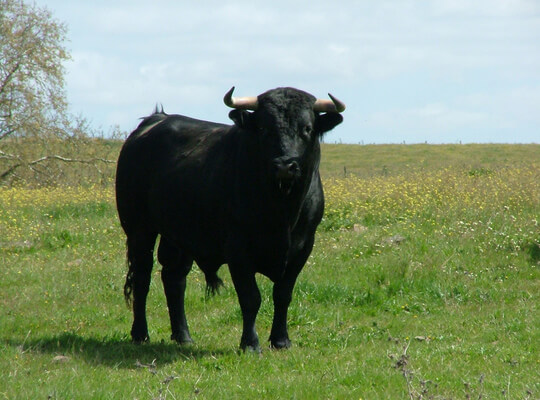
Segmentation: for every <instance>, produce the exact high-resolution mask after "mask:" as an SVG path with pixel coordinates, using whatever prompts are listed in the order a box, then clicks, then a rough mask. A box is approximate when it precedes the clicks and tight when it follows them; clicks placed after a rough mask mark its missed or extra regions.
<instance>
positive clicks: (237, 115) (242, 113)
mask: <svg viewBox="0 0 540 400" xmlns="http://www.w3.org/2000/svg"><path fill="white" fill-rule="evenodd" d="M252 117H253V114H252V113H250V112H249V111H246V110H236V109H234V110H232V111H231V112H230V113H229V118H230V119H232V120H233V121H234V124H235V125H236V126H238V127H240V128H245V129H251V128H252V126H253V122H252V121H253V118H252Z"/></svg>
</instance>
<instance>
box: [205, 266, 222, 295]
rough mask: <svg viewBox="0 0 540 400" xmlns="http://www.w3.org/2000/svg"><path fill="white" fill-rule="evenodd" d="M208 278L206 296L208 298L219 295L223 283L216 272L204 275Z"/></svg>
mask: <svg viewBox="0 0 540 400" xmlns="http://www.w3.org/2000/svg"><path fill="white" fill-rule="evenodd" d="M204 276H205V278H206V295H207V296H208V297H210V296H214V295H216V294H219V288H221V287H222V286H223V281H222V280H221V279H220V277H219V276H217V274H216V273H215V272H212V273H207V274H205V275H204Z"/></svg>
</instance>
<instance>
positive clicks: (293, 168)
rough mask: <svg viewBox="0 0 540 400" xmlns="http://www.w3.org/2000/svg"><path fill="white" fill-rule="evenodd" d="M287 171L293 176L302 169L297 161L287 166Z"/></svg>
mask: <svg viewBox="0 0 540 400" xmlns="http://www.w3.org/2000/svg"><path fill="white" fill-rule="evenodd" d="M287 171H289V173H291V174H296V173H297V172H298V171H300V167H299V166H298V163H297V162H296V161H293V162H291V163H289V164H287Z"/></svg>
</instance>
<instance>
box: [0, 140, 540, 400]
mask: <svg viewBox="0 0 540 400" xmlns="http://www.w3.org/2000/svg"><path fill="white" fill-rule="evenodd" d="M364 147H366V148H367V146H341V147H340V146H336V147H335V148H332V149H331V152H335V154H334V155H336V157H335V160H334V162H335V164H333V163H332V162H330V163H328V162H327V163H325V164H323V165H322V168H323V172H324V174H325V176H326V178H325V179H324V182H323V183H324V185H325V189H326V193H327V210H328V213H327V214H326V215H325V220H324V221H323V224H322V226H321V228H322V229H320V230H319V233H318V235H317V241H316V244H315V248H314V251H313V254H312V256H311V257H310V259H309V261H308V264H307V265H306V267H305V269H304V271H303V272H302V274H301V275H300V278H299V281H298V283H297V286H296V288H295V292H294V298H293V302H292V304H291V308H290V313H289V320H290V336H291V339H292V341H293V347H292V348H291V349H289V350H287V351H272V350H270V349H268V348H265V349H264V351H263V353H262V354H261V355H257V354H242V353H240V352H239V351H238V343H239V339H240V334H241V314H240V310H239V306H238V302H237V299H236V294H235V292H234V289H233V287H232V283H231V279H230V276H229V274H228V271H227V268H226V267H224V268H222V270H221V271H220V275H221V277H222V279H223V280H224V281H225V288H224V290H222V291H221V292H220V294H219V295H217V296H214V297H210V298H208V297H206V296H205V283H204V276H203V274H202V272H201V271H200V270H199V269H197V268H194V270H193V271H192V273H191V274H190V275H189V277H188V289H187V295H186V302H187V314H188V319H189V323H190V327H191V331H192V335H193V338H194V340H195V344H193V345H189V346H177V345H175V344H173V343H172V342H171V341H170V340H169V336H170V328H169V320H168V315H167V310H166V303H165V299H164V295H163V290H162V284H161V282H160V279H159V267H158V266H157V265H156V268H155V270H154V273H153V280H152V284H151V290H150V296H149V299H148V319H149V328H150V337H151V342H150V343H148V344H144V345H134V344H131V343H130V339H129V328H130V324H131V313H130V311H129V310H128V309H126V306H125V304H124V300H123V296H122V285H123V281H124V276H125V247H124V236H123V233H122V231H121V228H120V226H119V223H118V221H117V216H116V211H115V207H114V200H113V190H112V188H111V187H110V186H100V185H98V186H92V187H75V188H69V187H60V188H40V189H31V188H22V187H20V188H11V189H6V188H3V189H0V232H1V235H0V263H1V265H3V271H2V274H1V275H0V396H2V397H5V398H52V399H55V398H58V399H61V398H104V399H109V398H110V399H117V398H139V399H145V398H148V399H155V398H161V399H174V398H177V399H179V398H220V399H229V398H231V399H232V398H265V399H266V398H300V399H303V398H316V399H318V398H331V399H350V398H356V399H358V398H361V399H387V398H408V399H429V398H433V399H449V398H475V399H479V398H503V399H513V398H519V399H533V398H538V397H539V396H540V386H539V380H538V373H537V370H538V362H539V361H538V354H540V349H539V347H538V343H540V334H539V333H540V329H539V327H540V321H539V315H540V313H539V312H538V293H540V290H539V289H540V287H539V282H540V280H539V278H540V276H539V275H540V274H539V271H538V267H539V266H540V264H539V262H540V247H539V244H540V231H539V229H538V217H539V215H540V196H539V194H540V188H539V185H540V183H539V180H538V179H537V177H538V174H539V172H540V170H539V168H540V166H539V165H538V162H537V160H536V162H534V161H533V162H529V163H528V164H525V163H524V162H522V161H524V160H526V159H527V157H526V156H524V154H529V153H530V154H532V153H533V150H534V151H536V150H537V147H536V146H534V145H533V146H531V147H530V148H528V147H527V146H502V145H500V146H499V145H494V146H480V147H475V150H476V154H475V160H485V161H481V162H480V163H479V164H477V165H469V164H462V163H461V162H456V164H451V163H450V164H449V163H448V162H447V161H441V159H443V160H449V159H452V157H453V156H454V155H455V154H456V153H457V150H459V148H460V147H459V146H427V147H426V149H425V150H426V152H424V149H423V148H422V147H423V146H420V147H415V146H397V151H398V152H399V153H400V154H401V155H400V156H399V157H397V158H396V159H395V160H392V154H393V153H392V151H390V150H394V149H395V147H394V146H389V147H388V148H384V146H381V147H372V148H371V150H373V153H372V155H371V161H372V163H373V165H375V166H377V165H386V167H387V171H386V173H384V174H383V173H381V171H382V169H377V168H376V169H375V170H370V169H369V168H368V169H366V170H363V169H359V170H358V173H357V174H356V175H352V176H347V177H343V176H339V172H340V170H341V171H342V168H341V167H340V165H339V164H338V161H337V160H338V159H340V160H347V157H348V155H349V154H355V152H357V151H365V149H364ZM340 149H341V150H342V152H343V157H341V158H339V157H337V155H338V153H339V150H340ZM325 150H326V148H325ZM430 151H433V152H434V153H433V154H432V153H431V152H430ZM323 152H324V150H323ZM419 153H421V156H422V158H423V160H424V161H423V162H422V163H421V162H420V161H418V163H417V164H422V168H419V169H416V170H408V171H407V172H403V170H404V168H405V164H406V163H411V162H413V161H414V160H416V159H417V157H419ZM495 153H496V154H503V155H504V156H501V157H502V158H504V160H502V158H501V159H499V160H498V161H489V160H491V158H490V157H491V155H492V154H495ZM426 160H427V161H426ZM400 163H402V166H401V167H400ZM403 163H405V164H403ZM349 165H350V164H349ZM351 169H352V167H351ZM483 169H485V171H487V170H489V171H491V172H489V173H485V172H481V173H480V172H475V173H473V174H471V173H470V171H483ZM347 170H349V168H347ZM336 171H337V172H338V173H337V174H336ZM377 171H379V172H377ZM258 282H259V284H260V287H261V294H262V298H263V306H262V308H261V311H260V313H259V316H258V319H257V328H258V331H259V335H260V336H261V339H264V338H265V337H267V335H268V334H269V331H270V327H271V321H272V313H273V307H272V303H271V299H272V284H271V282H269V281H268V280H267V279H266V278H264V277H258Z"/></svg>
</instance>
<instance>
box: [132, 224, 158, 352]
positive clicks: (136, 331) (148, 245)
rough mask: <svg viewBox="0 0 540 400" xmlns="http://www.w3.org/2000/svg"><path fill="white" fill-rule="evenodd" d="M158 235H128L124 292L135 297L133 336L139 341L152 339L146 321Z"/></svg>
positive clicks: (134, 339) (135, 340)
mask: <svg viewBox="0 0 540 400" xmlns="http://www.w3.org/2000/svg"><path fill="white" fill-rule="evenodd" d="M156 236H157V235H156V234H149V233H136V234H132V235H128V239H127V247H128V249H127V255H128V264H129V271H128V275H127V278H126V284H125V286H124V294H125V295H126V299H129V298H130V296H132V297H133V325H132V327H131V338H132V339H133V341H134V342H137V343H140V342H146V341H148V340H149V339H150V338H149V336H148V325H147V322H146V296H147V295H148V290H149V288H150V279H151V274H152V266H153V262H154V259H153V253H154V245H155V242H156Z"/></svg>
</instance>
